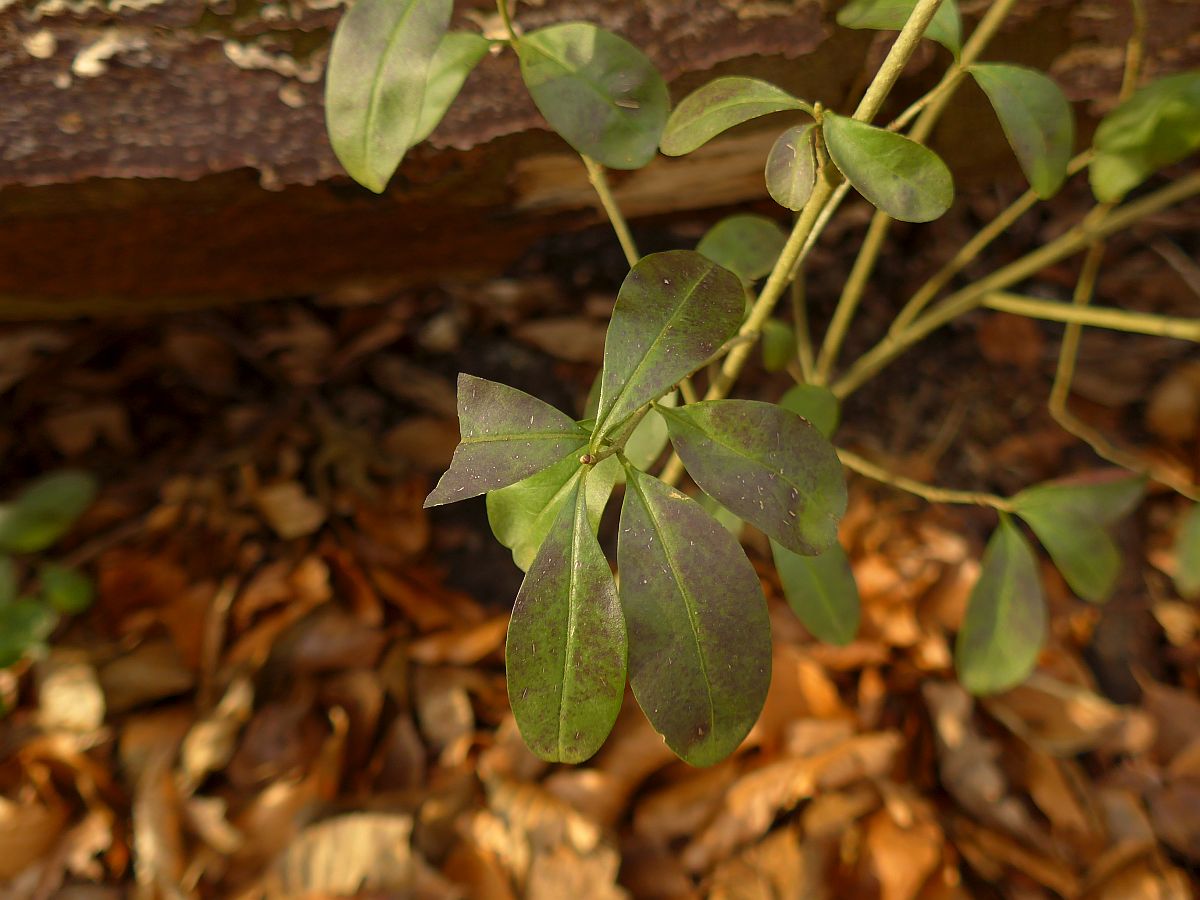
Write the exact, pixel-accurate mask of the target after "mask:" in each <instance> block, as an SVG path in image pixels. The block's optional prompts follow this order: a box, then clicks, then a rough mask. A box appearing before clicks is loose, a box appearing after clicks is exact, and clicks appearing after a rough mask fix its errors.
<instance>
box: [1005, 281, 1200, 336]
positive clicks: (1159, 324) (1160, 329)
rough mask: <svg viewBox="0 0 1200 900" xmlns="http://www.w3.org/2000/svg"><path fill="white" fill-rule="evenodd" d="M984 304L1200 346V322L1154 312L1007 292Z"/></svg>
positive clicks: (1045, 318) (1032, 316)
mask: <svg viewBox="0 0 1200 900" xmlns="http://www.w3.org/2000/svg"><path fill="white" fill-rule="evenodd" d="M983 305H984V306H986V307H987V308H988V309H994V310H998V311H1000V312H1008V313H1014V314H1016V315H1018V316H1028V317H1029V318H1031V319H1044V320H1046V321H1048V322H1068V323H1072V324H1076V325H1089V326H1092V327H1093V328H1107V329H1109V330H1110V331H1124V332H1126V333H1127V334H1150V335H1154V336H1156V337H1168V338H1175V339H1176V340H1180V341H1191V342H1193V343H1200V319H1184V318H1177V317H1174V316H1156V315H1153V314H1152V313H1136V312H1129V311H1128V310H1124V309H1096V308H1094V307H1088V306H1076V305H1074V304H1071V303H1057V302H1055V301H1053V300H1039V299H1037V298H1034V297H1023V296H1021V295H1020V294H1010V293H1007V292H1004V291H998V292H996V293H994V294H989V295H988V296H987V297H986V298H984V301H983Z"/></svg>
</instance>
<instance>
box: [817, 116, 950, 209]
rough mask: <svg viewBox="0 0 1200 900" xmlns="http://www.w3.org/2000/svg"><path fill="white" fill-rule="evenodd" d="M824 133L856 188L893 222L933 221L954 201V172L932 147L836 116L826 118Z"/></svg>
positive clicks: (832, 155)
mask: <svg viewBox="0 0 1200 900" xmlns="http://www.w3.org/2000/svg"><path fill="white" fill-rule="evenodd" d="M821 131H822V133H823V134H824V136H825V146H826V148H827V149H828V150H829V156H830V158H831V159H832V160H833V162H834V164H836V165H837V167H838V168H839V169H841V171H842V174H843V175H845V176H846V179H847V180H848V181H849V182H850V183H851V184H852V185H854V189H855V190H856V191H858V192H859V193H860V194H862V195H863V196H864V197H866V198H867V199H868V200H869V201H871V203H872V205H874V206H876V207H878V208H879V209H881V210H883V211H884V212H885V213H887V214H888V215H889V216H891V217H892V218H893V219H899V220H900V221H902V222H931V221H933V220H934V219H936V218H937V217H938V216H940V215H941V214H942V213H944V212H945V211H946V210H948V209H949V208H950V205H951V204H952V203H953V202H954V179H953V178H952V177H951V175H950V170H949V169H947V168H946V164H945V163H944V162H942V160H941V157H939V156H938V155H937V154H936V153H934V152H933V151H932V150H930V149H929V148H928V147H924V146H922V145H921V144H918V143H917V142H916V141H912V140H909V139H908V138H906V137H904V136H903V135H900V134H895V133H893V132H891V131H887V130H885V129H883V128H876V127H875V126H873V125H867V124H865V123H863V122H858V121H856V120H854V119H850V118H847V117H845V116H838V115H834V114H833V113H825V116H824V118H823V119H822V124H821Z"/></svg>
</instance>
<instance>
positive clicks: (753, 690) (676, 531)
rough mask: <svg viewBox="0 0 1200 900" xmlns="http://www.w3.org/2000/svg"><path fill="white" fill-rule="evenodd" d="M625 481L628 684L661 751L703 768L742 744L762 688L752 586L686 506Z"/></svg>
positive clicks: (737, 560)
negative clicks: (657, 737) (664, 749)
mask: <svg viewBox="0 0 1200 900" xmlns="http://www.w3.org/2000/svg"><path fill="white" fill-rule="evenodd" d="M626 479H627V483H628V486H627V487H626V490H625V502H624V504H623V505H622V507H621V526H620V528H621V530H620V534H619V536H618V540H617V564H618V568H619V570H620V572H621V590H620V595H621V607H622V609H624V611H625V623H626V626H627V628H628V630H629V683H630V686H631V687H632V688H633V694H634V696H635V697H636V698H637V701H638V705H639V706H641V708H642V710H643V712H645V714H646V718H648V719H649V720H650V724H651V725H653V726H654V729H655V731H657V732H659V733H660V734H661V735H662V736H663V737H664V738H665V739H666V742H667V746H668V747H670V748H671V750H673V751H674V752H675V753H676V754H678V755H679V756H680V757H681V758H682V759H683V760H685V761H686V762H689V763H691V764H692V765H694V766H707V765H711V764H713V763H716V762H719V761H720V760H722V759H724V758H725V757H727V756H728V755H729V754H730V753H732V752H733V751H734V750H735V749H736V748H737V746H738V744H740V743H741V742H742V739H743V738H744V737H745V736H746V734H747V732H749V731H750V728H751V726H753V725H754V722H755V720H756V719H757V718H758V714H759V712H761V711H762V705H763V701H764V700H765V699H766V696H767V688H768V686H769V685H770V683H771V624H770V621H769V619H768V618H767V605H766V601H765V599H764V597H763V593H762V586H761V585H760V584H759V581H758V576H757V575H755V573H754V568H753V567H752V566H751V565H750V561H749V560H747V559H746V555H745V554H744V553H743V552H742V548H741V546H740V545H739V544H738V543H737V541H736V540H734V538H733V536H732V535H731V534H730V533H729V532H728V531H726V530H725V529H724V528H722V527H721V526H720V525H719V524H718V523H717V522H716V521H714V520H713V518H712V517H711V516H709V515H708V514H707V513H706V512H704V510H703V509H701V508H700V505H699V504H698V503H697V502H696V501H695V500H692V499H691V498H690V497H688V496H686V495H685V494H683V493H681V492H679V491H677V490H675V489H674V488H671V487H668V486H667V485H665V484H663V483H662V482H661V481H659V480H658V479H657V478H654V477H652V476H650V475H647V474H645V473H644V472H640V471H638V470H637V469H633V468H631V467H627V469H626Z"/></svg>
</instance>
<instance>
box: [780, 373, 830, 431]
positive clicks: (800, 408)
mask: <svg viewBox="0 0 1200 900" xmlns="http://www.w3.org/2000/svg"><path fill="white" fill-rule="evenodd" d="M779 405H780V406H782V407H783V408H784V409H787V410H790V411H791V412H794V413H795V414H796V415H798V416H800V417H801V418H803V419H807V420H808V421H809V422H811V423H812V426H813V427H814V428H816V429H817V431H819V432H821V434H823V435H825V437H827V438H831V437H833V433H834V432H835V431H837V427H838V422H840V421H841V418H842V406H841V403H840V402H839V401H838V398H837V397H836V396H834V393H833V391H831V390H829V388H827V387H822V386H821V385H819V384H798V385H796V386H795V387H792V388H790V389H789V390H788V392H787V393H786V394H784V395H783V397H782V398H780V400H779Z"/></svg>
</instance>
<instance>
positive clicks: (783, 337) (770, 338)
mask: <svg viewBox="0 0 1200 900" xmlns="http://www.w3.org/2000/svg"><path fill="white" fill-rule="evenodd" d="M762 357H763V368H764V369H766V370H767V371H768V372H782V371H783V370H784V369H786V368H787V365H788V363H789V362H791V361H792V360H793V359H795V358H796V332H794V331H792V328H791V326H790V325H786V324H784V323H783V322H780V321H779V320H778V319H767V321H765V322H763V325H762Z"/></svg>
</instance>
